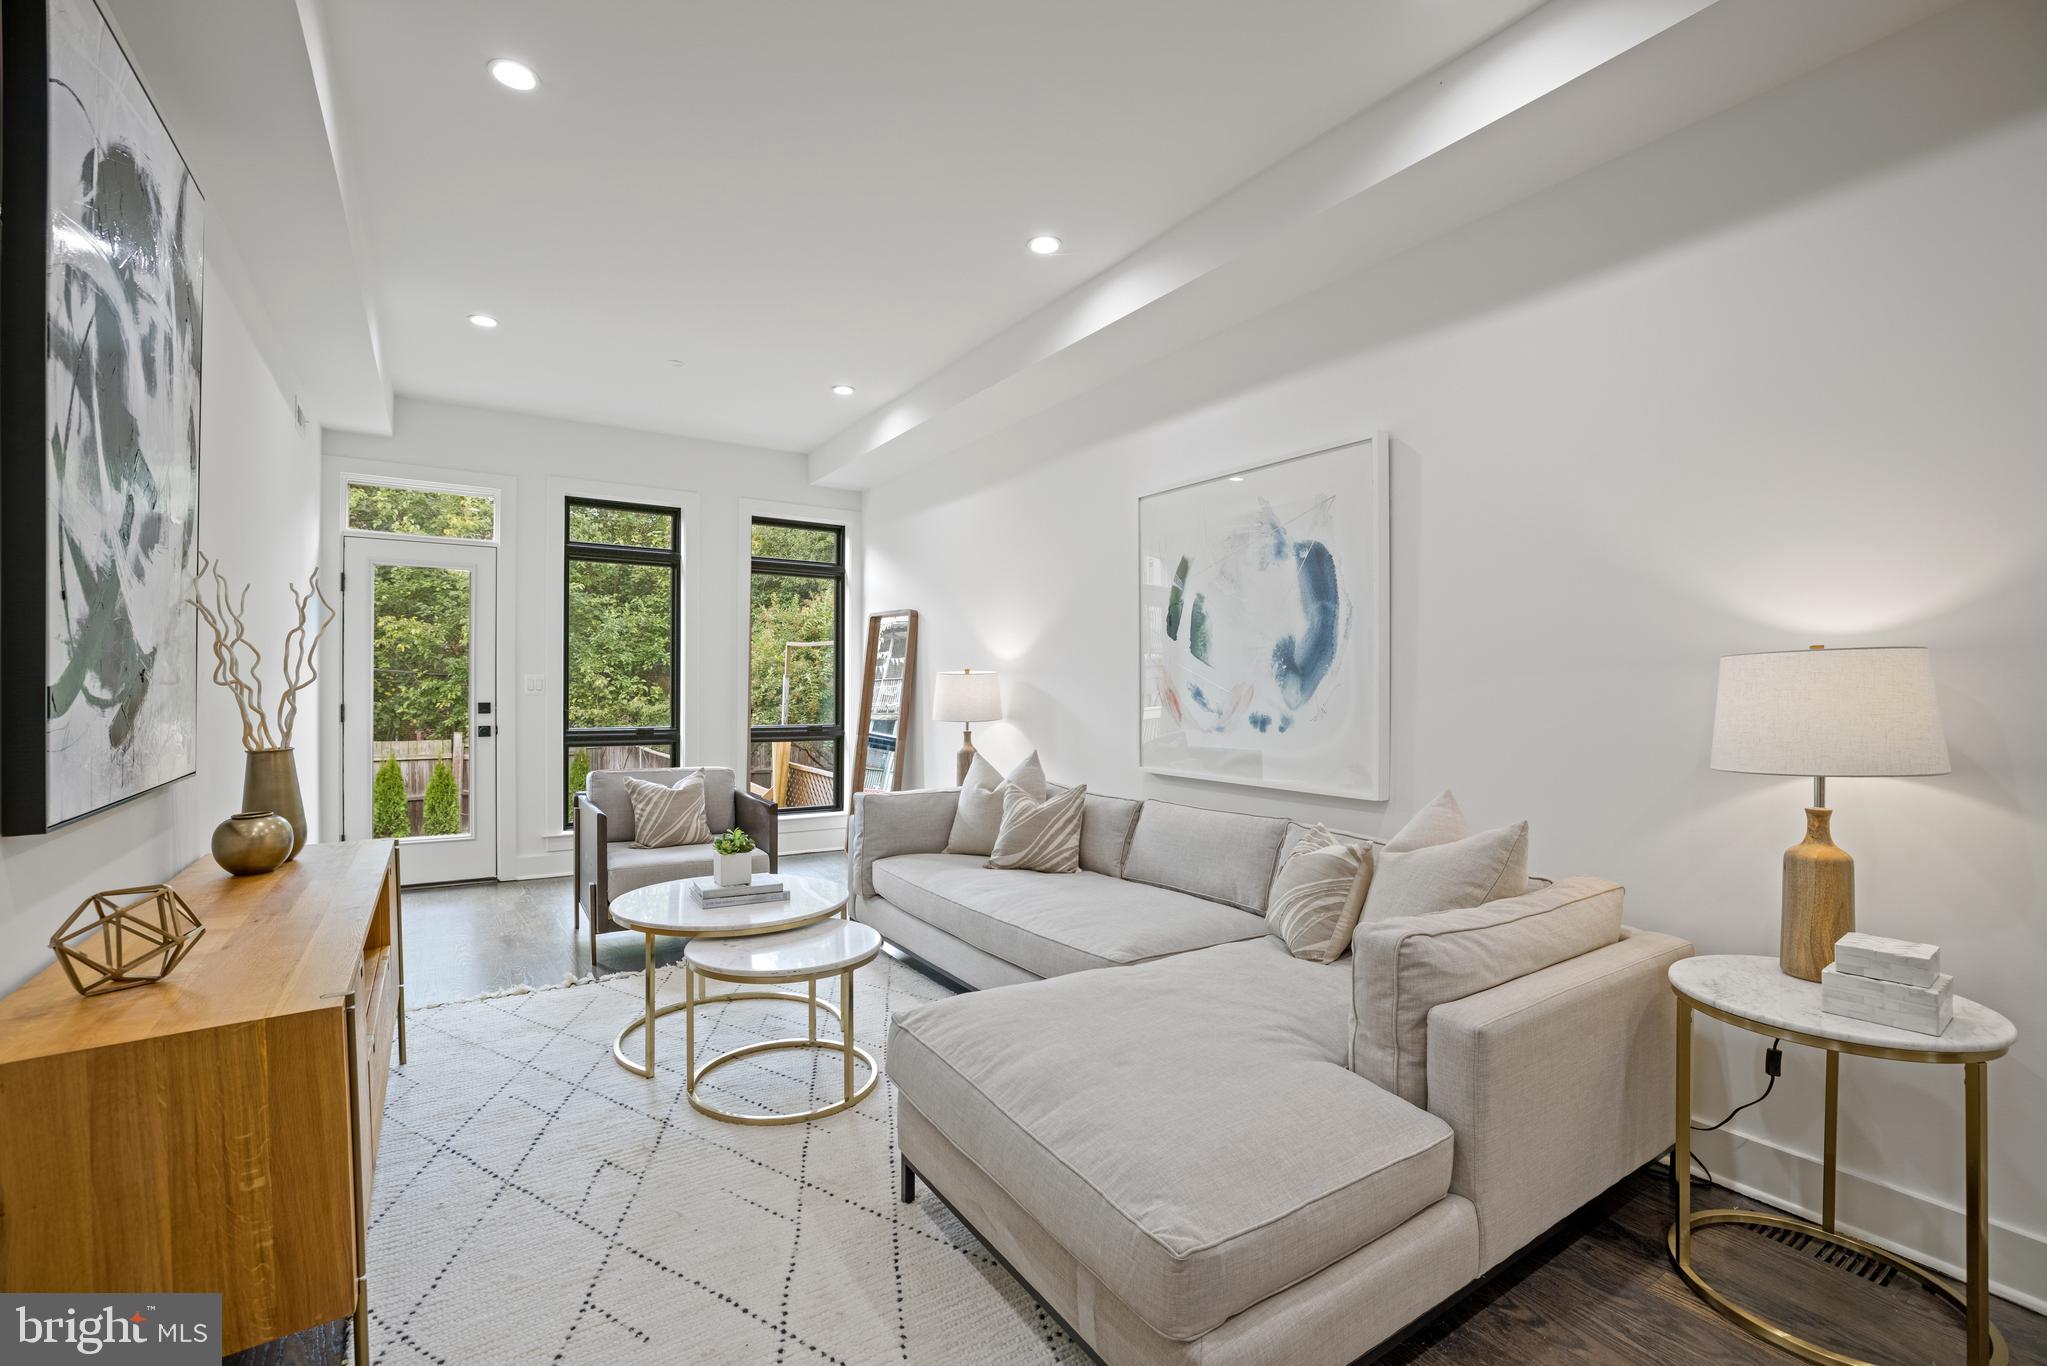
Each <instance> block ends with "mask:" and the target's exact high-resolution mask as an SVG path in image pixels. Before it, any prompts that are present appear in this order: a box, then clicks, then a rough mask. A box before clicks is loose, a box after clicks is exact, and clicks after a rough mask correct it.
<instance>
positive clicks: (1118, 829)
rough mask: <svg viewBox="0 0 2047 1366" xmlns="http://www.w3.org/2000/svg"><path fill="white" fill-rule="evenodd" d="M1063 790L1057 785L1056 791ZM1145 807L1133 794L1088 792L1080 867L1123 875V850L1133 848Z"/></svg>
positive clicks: (1083, 809)
mask: <svg viewBox="0 0 2047 1366" xmlns="http://www.w3.org/2000/svg"><path fill="white" fill-rule="evenodd" d="M1059 790H1060V789H1059V787H1058V785H1057V784H1056V783H1055V784H1053V791H1055V792H1056V791H1059ZM1143 809H1144V803H1143V802H1140V801H1134V800H1132V799H1131V798H1129V797H1105V796H1103V795H1102V794H1101V793H1099V792H1090V793H1088V794H1087V804H1086V805H1085V806H1083V807H1082V808H1081V812H1080V866H1081V867H1082V868H1085V869H1086V870H1087V871H1088V872H1090V873H1102V874H1104V875H1106V876H1108V877H1122V876H1123V851H1124V850H1126V849H1128V848H1129V847H1130V832H1131V830H1132V829H1133V828H1134V827H1135V826H1136V825H1137V813H1138V812H1139V811H1141V810H1143Z"/></svg>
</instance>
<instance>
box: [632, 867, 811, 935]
mask: <svg viewBox="0 0 2047 1366" xmlns="http://www.w3.org/2000/svg"><path fill="white" fill-rule="evenodd" d="M773 876H775V877H776V878H779V879H780V880H781V883H782V886H783V887H784V888H785V889H786V890H787V891H788V893H789V898H788V900H786V901H749V902H747V903H746V904H745V905H743V906H706V905H704V903H703V902H701V901H698V900H697V899H696V897H694V896H692V895H691V894H690V890H689V883H688V882H657V883H655V884H653V885H652V886H651V887H637V888H635V889H633V890H632V891H630V892H625V893H622V894H621V895H619V896H617V897H615V898H613V900H612V903H611V918H612V919H613V920H616V921H617V922H618V923H619V924H621V925H624V926H626V927H627V928H628V929H634V930H641V931H651V932H652V933H654V934H681V935H689V936H691V937H695V936H698V935H742V934H773V933H775V932H776V931H778V930H787V929H793V928H795V927H796V926H799V925H808V924H810V923H811V922H812V921H815V920H822V919H824V918H825V917H826V916H829V915H836V914H837V913H838V911H839V908H840V907H842V906H844V905H845V904H846V891H845V888H843V887H841V886H839V885H838V884H837V883H835V882H828V881H826V880H825V879H824V878H821V877H803V876H800V875H792V874H789V873H776V874H774V875H773Z"/></svg>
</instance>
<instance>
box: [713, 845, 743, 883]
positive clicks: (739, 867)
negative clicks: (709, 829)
mask: <svg viewBox="0 0 2047 1366" xmlns="http://www.w3.org/2000/svg"><path fill="white" fill-rule="evenodd" d="M712 857H714V858H715V859H716V860H717V866H716V867H715V868H713V869H712V872H711V875H712V877H714V878H716V879H717V882H718V885H719V886H720V887H744V886H745V885H746V884H747V883H749V882H752V881H753V851H752V850H751V849H749V850H747V851H746V852H745V853H743V854H715V855H713V856H712Z"/></svg>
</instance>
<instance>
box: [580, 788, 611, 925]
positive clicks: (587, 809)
mask: <svg viewBox="0 0 2047 1366" xmlns="http://www.w3.org/2000/svg"><path fill="white" fill-rule="evenodd" d="M605 825H606V817H605V815H604V808H603V807H601V806H599V805H597V803H595V802H593V801H591V800H590V794H589V793H587V792H578V793H577V794H576V889H575V890H576V905H578V906H580V907H581V908H582V910H583V914H585V915H587V916H589V917H590V923H591V924H592V925H595V924H597V922H598V920H599V918H600V917H601V916H602V915H603V913H604V908H605V907H606V906H609V905H610V904H611V898H610V896H609V895H608V894H607V890H606V889H607V888H608V887H609V885H610V878H609V877H608V876H607V868H606V864H605V858H604V855H605V851H606V850H607V849H609V848H610V847H611V846H610V845H609V844H608V843H606V836H607V835H608V834H609V833H610V832H609V831H608V830H606V829H605Z"/></svg>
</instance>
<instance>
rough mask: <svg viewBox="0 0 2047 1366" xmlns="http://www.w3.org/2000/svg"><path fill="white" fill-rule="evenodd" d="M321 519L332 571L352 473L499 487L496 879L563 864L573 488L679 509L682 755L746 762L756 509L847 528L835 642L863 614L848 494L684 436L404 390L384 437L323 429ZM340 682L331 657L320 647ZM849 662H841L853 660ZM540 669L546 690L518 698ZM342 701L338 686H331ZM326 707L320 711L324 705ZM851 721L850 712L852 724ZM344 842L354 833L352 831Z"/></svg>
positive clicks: (813, 834)
mask: <svg viewBox="0 0 2047 1366" xmlns="http://www.w3.org/2000/svg"><path fill="white" fill-rule="evenodd" d="M325 464H326V469H327V480H328V489H329V496H330V498H331V499H332V500H333V501H332V502H331V503H330V506H332V507H333V509H334V512H333V515H331V516H330V517H329V518H328V519H327V523H328V524H327V525H326V526H325V527H324V528H323V530H322V536H323V543H324V545H325V550H324V552H323V555H324V562H325V563H327V564H329V565H331V566H333V567H335V568H336V569H338V568H339V565H340V529H341V508H342V505H343V501H344V500H342V499H341V498H340V497H339V492H338V491H339V488H340V484H341V482H342V481H343V480H345V479H346V478H348V477H350V476H352V475H369V476H372V477H375V476H380V475H381V476H397V477H402V478H411V479H444V480H448V481H450V482H457V483H462V484H467V485H472V486H478V487H490V488H495V489H497V490H499V491H500V492H501V494H502V496H503V497H504V499H505V500H506V503H505V510H504V512H501V514H500V536H501V539H502V540H503V541H504V545H503V547H502V548H501V549H500V551H499V566H498V603H499V613H498V621H499V627H498V635H499V657H500V660H501V661H502V673H503V677H502V679H501V681H500V684H499V688H498V697H499V699H500V705H499V713H500V715H502V716H503V717H504V718H505V723H506V724H505V727H504V728H505V729H506V730H507V732H508V734H507V738H508V740H509V741H510V743H508V744H505V745H502V746H500V747H499V751H498V794H499V795H498V829H499V839H498V851H499V852H498V875H499V876H500V877H505V878H520V877H549V876H557V875H560V874H565V873H567V872H568V871H569V867H570V862H571V858H572V854H571V852H570V844H569V840H568V838H567V837H566V836H565V835H563V834H562V833H561V830H562V817H561V783H562V772H561V767H562V751H561V743H562V741H561V737H562V692H561V689H562V516H563V513H562V502H563V499H564V498H565V497H568V496H572V495H587V496H596V497H609V498H619V499H625V500H641V501H648V502H660V503H664V504H667V505H669V506H675V507H680V508H681V509H682V513H683V656H684V658H683V715H682V726H683V742H682V748H683V757H684V758H685V759H686V760H687V761H688V762H690V763H703V764H720V765H728V766H731V767H734V768H739V767H742V766H743V762H744V755H745V735H746V729H745V718H746V652H745V642H746V629H745V624H746V593H747V578H746V574H747V565H746V556H747V546H748V537H747V528H748V525H749V522H750V520H751V518H752V517H754V516H755V515H756V514H769V513H772V514H777V515H783V516H799V517H810V518H813V519H817V520H838V521H843V522H844V523H845V524H846V525H848V527H849V528H850V533H849V537H848V549H847V553H848V556H849V564H850V565H851V566H852V567H853V568H852V571H851V572H850V573H849V580H850V581H849V583H848V585H847V604H846V613H847V621H848V623H849V626H848V632H847V639H848V640H851V639H853V638H854V631H853V629H852V626H851V624H852V623H855V622H857V621H859V620H860V617H859V613H860V611H861V607H860V594H859V577H860V576H859V573H858V565H859V563H860V560H859V555H860V542H859V539H858V538H859V502H860V499H859V495H858V494H856V493H851V492H846V491H843V490H831V489H813V488H811V487H810V486H809V485H808V483H807V482H806V480H805V472H804V462H803V458H802V457H801V456H797V455H791V454H788V453H785V452H780V451H765V450H758V449H755V448H753V447H748V446H733V445H727V444H723V443H719V442H713V441H698V440H692V439H690V438H687V437H678V436H663V435H657V434H654V433H650V432H637V431H629V430H626V429H624V428H620V427H602V426H596V425H592V424H589V423H582V422H565V421H559V420H556V419H552V418H541V417H531V416H527V415H524V414H517V413H507V412H499V411H495V410H492V409H486V408H470V407H464V406H461V405H457V404H446V403H432V402H427V401H425V400H420V399H410V398H401V399H400V400H399V402H398V408H397V415H396V420H395V424H394V429H393V433H392V435H391V436H389V437H375V436H362V435H357V434H355V433H349V432H335V431H330V432H328V433H327V435H326V460H325ZM330 655H331V656H332V658H331V660H330V663H329V664H328V665H327V666H325V667H330V668H332V669H333V671H334V673H333V674H332V675H330V676H334V677H338V676H339V672H340V668H341V663H340V659H339V656H338V652H337V651H330ZM851 662H852V661H850V660H849V661H847V663H849V664H850V663H851ZM529 674H537V675H540V676H541V678H542V679H543V680H544V687H545V691H544V692H542V693H539V694H528V693H526V692H524V691H523V688H522V680H523V679H524V678H525V676H526V675H529ZM331 696H332V697H333V699H334V701H335V702H337V703H338V701H339V696H340V694H339V690H338V689H337V690H336V691H335V693H333V694H332V695H331ZM332 710H333V707H332V705H331V704H330V707H329V712H330V714H331V712H332ZM849 721H850V718H849ZM327 738H328V740H329V753H328V755H327V763H326V768H325V773H326V778H327V786H326V792H325V797H326V810H327V813H328V820H327V823H326V824H325V825H324V826H323V827H322V829H323V837H324V838H329V839H332V838H336V837H338V835H339V829H340V821H341V816H342V798H341V783H342V780H343V765H342V764H341V762H340V760H339V757H338V755H339V752H338V746H339V744H340V735H339V728H338V727H336V728H334V730H333V731H331V732H330V733H329V735H328V737H327ZM843 829H844V820H843V818H840V817H833V818H830V819H818V818H806V817H785V818H784V821H783V847H784V848H785V849H799V848H802V847H805V846H806V844H808V845H811V846H813V847H821V848H834V849H835V848H838V847H839V846H840V844H841V843H842V841H843ZM349 833H350V834H351V835H356V834H358V833H359V832H356V831H353V830H351V831H350V832H349Z"/></svg>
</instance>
